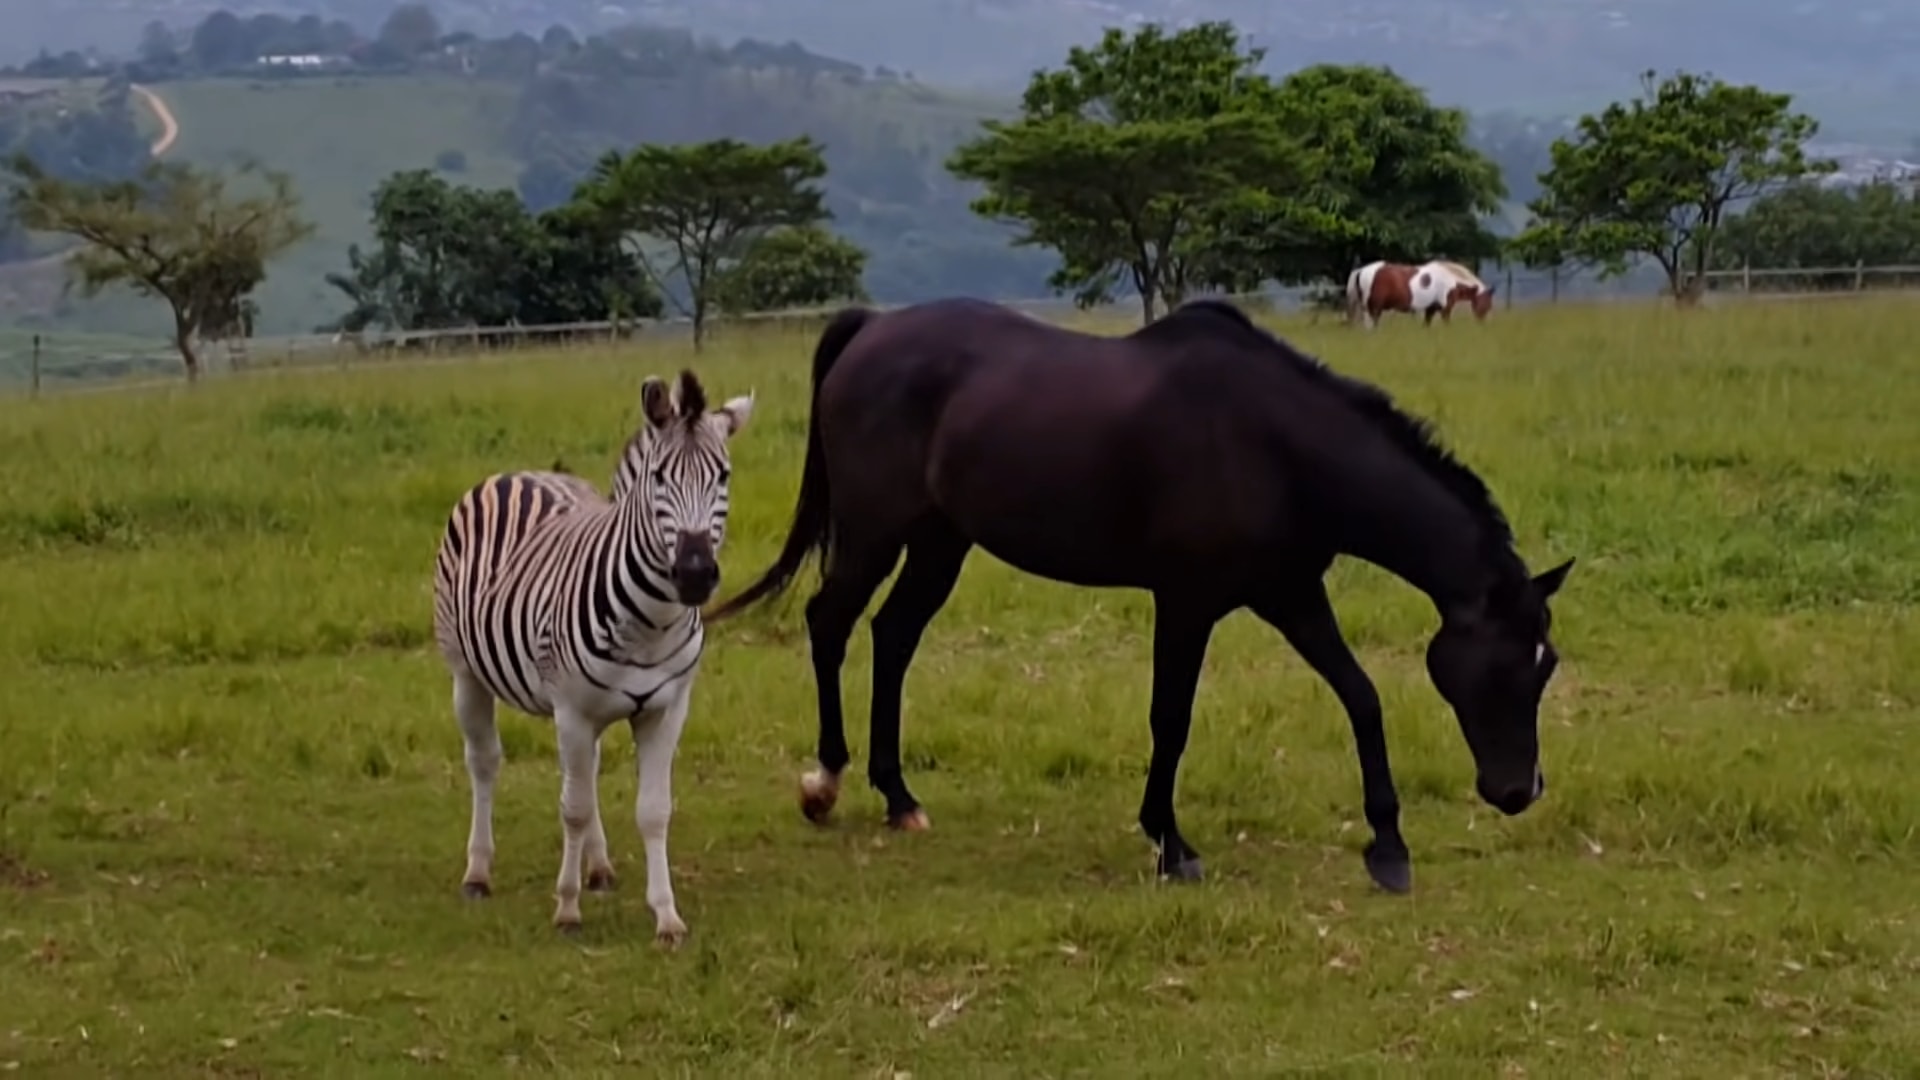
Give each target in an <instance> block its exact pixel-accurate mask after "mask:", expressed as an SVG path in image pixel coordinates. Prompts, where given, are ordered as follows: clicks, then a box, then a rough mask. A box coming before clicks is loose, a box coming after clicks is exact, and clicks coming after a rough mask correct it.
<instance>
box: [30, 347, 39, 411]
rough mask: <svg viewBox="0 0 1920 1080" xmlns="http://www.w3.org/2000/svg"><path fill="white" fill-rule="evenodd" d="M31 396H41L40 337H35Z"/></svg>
mask: <svg viewBox="0 0 1920 1080" xmlns="http://www.w3.org/2000/svg"><path fill="white" fill-rule="evenodd" d="M31 396H33V397H39V396H40V335H39V334H35V335H33V389H32V391H31Z"/></svg>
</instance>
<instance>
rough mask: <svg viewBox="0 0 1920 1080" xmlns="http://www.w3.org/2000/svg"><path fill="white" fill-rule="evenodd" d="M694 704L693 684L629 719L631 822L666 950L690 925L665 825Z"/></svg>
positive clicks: (656, 932)
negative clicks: (677, 901)
mask: <svg viewBox="0 0 1920 1080" xmlns="http://www.w3.org/2000/svg"><path fill="white" fill-rule="evenodd" d="M692 700H693V686H692V683H691V681H689V682H688V685H687V686H686V687H685V689H682V690H681V691H680V693H679V694H677V695H675V696H674V699H673V700H672V701H670V702H668V703H667V704H666V705H665V706H664V707H662V708H661V709H660V710H658V711H657V712H654V711H650V712H647V713H642V714H640V715H637V716H635V717H634V718H633V719H632V721H631V724H632V726H633V757H634V771H635V773H636V774H637V777H636V778H637V781H638V784H637V786H638V788H639V790H638V791H637V792H636V793H635V795H634V802H633V821H634V824H635V825H637V826H639V828H640V840H641V843H643V844H645V845H646V849H647V906H648V907H650V908H652V909H653V920H654V931H653V936H654V939H655V940H656V941H658V942H660V943H661V944H663V945H667V946H677V945H679V944H680V942H681V941H682V940H683V939H684V938H685V937H686V936H687V924H686V923H685V922H683V921H682V920H681V918H680V911H679V909H678V908H677V907H676V906H675V905H674V902H673V881H672V879H671V877H670V876H669V871H668V869H667V823H668V822H669V821H670V820H672V818H673V757H674V753H675V752H676V751H677V750H678V749H679V746H680V730H681V728H683V727H684V726H685V725H686V722H687V710H688V708H689V707H690V706H691V705H692Z"/></svg>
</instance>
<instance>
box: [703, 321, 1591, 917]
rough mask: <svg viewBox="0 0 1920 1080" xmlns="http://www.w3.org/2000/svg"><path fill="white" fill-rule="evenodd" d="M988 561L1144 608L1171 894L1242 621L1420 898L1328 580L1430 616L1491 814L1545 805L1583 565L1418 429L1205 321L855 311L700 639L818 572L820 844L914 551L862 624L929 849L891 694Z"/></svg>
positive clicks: (1194, 865) (876, 688) (815, 654)
mask: <svg viewBox="0 0 1920 1080" xmlns="http://www.w3.org/2000/svg"><path fill="white" fill-rule="evenodd" d="M976 546H977V547H980V548H983V549H985V550H986V551H987V552H988V553H989V554H991V555H993V556H995V557H996V558H998V559H1000V560H1002V561H1003V562H1006V563H1008V564H1010V565H1012V566H1014V567H1015V568H1017V569H1020V570H1023V571H1025V572H1027V573H1029V574H1034V575H1037V576H1039V577H1043V578H1048V579H1051V580H1054V581H1060V582H1066V583H1069V584H1074V585H1081V586H1087V587H1095V588H1100V587H1105V588H1116V587H1117V588H1133V589H1144V590H1146V591H1147V592H1149V593H1150V594H1152V597H1153V604H1154V623H1153V680H1152V693H1151V702H1150V704H1149V705H1148V708H1147V718H1148V722H1149V724H1150V726H1151V729H1152V732H1153V756H1152V761H1151V764H1150V766H1149V769H1148V772H1147V780H1146V787H1145V791H1144V792H1143V794H1142V796H1141V802H1140V815H1139V822H1140V826H1141V828H1142V829H1143V830H1144V831H1145V832H1146V834H1147V837H1148V839H1150V840H1151V841H1152V842H1153V843H1154V844H1155V845H1156V846H1157V847H1158V849H1159V857H1158V867H1159V871H1160V873H1161V874H1162V875H1164V876H1167V877H1170V878H1175V879H1194V878H1198V877H1200V874H1201V867H1200V857H1199V854H1198V853H1197V852H1196V851H1195V850H1194V849H1193V847H1192V846H1191V845H1189V844H1188V843H1187V841H1186V839H1185V838H1184V837H1183V836H1182V835H1181V833H1180V830H1179V828H1178V826H1177V825H1176V824H1175V817H1174V806H1173V791H1174V778H1175V774H1176V773H1177V772H1178V770H1179V766H1180V758H1181V755H1182V754H1183V753H1184V752H1185V750H1186V746H1187V736H1188V731H1189V727H1190V725H1191V722H1192V713H1193V698H1194V690H1195V688H1196V686H1197V684H1198V682H1199V679H1200V670H1201V667H1202V663H1203V661H1204V660H1205V657H1206V651H1207V644H1208V642H1209V640H1210V639H1211V637H1212V634H1213V629H1214V626H1215V624H1216V623H1218V622H1219V621H1220V619H1222V618H1224V617H1225V616H1226V615H1228V614H1229V613H1231V612H1233V611H1235V610H1238V609H1240V608H1243V607H1244V608H1250V609H1251V610H1252V611H1253V613H1254V614H1255V615H1257V616H1258V617H1259V618H1261V619H1262V620H1264V621H1265V622H1267V623H1268V624H1269V625H1271V626H1273V627H1274V628H1275V629H1277V630H1278V631H1279V632H1280V634H1281V635H1282V636H1283V637H1284V638H1285V639H1286V640H1287V642H1288V644H1290V645H1291V646H1292V647H1293V649H1294V651H1296V652H1297V653H1299V654H1300V656H1301V657H1302V658H1303V659H1304V660H1305V661H1306V662H1307V665H1308V666H1309V667H1311V668H1312V669H1313V670H1314V671H1315V672H1316V673H1317V674H1318V675H1319V676H1320V677H1321V678H1322V679H1324V680H1325V681H1326V682H1327V684H1328V685H1329V686H1330V687H1332V689H1333V691H1334V694H1335V695H1336V696H1337V697H1338V698H1339V700H1340V702H1341V704H1342V706H1343V707H1344V708H1345V711H1346V713H1347V718H1348V720H1349V721H1350V723H1351V724H1352V728H1353V736H1354V742H1355V745H1356V749H1357V751H1358V754H1359V758H1360V779H1361V786H1362V790H1363V792H1364V796H1365V798H1364V806H1365V812H1366V819H1367V822H1368V824H1369V825H1371V826H1372V829H1373V839H1372V841H1371V842H1370V843H1369V844H1368V845H1367V847H1366V851H1365V858H1366V865H1367V868H1368V871H1369V872H1370V873H1371V875H1372V877H1373V879H1374V881H1376V882H1377V883H1379V884H1380V885H1381V886H1382V887H1383V888H1386V889H1388V890H1390V891H1394V892H1404V891H1406V890H1407V889H1409V888H1411V886H1412V880H1413V879H1412V864H1411V857H1410V855H1409V853H1408V851H1407V846H1406V842H1405V840H1404V839H1403V838H1402V837H1401V834H1400V799H1399V796H1398V795H1397V794H1396V792H1395V789H1394V784H1393V776H1392V773H1391V770H1390V769H1389V767H1388V761H1387V744H1386V735H1385V732H1384V731H1383V729H1382V724H1381V710H1380V697H1379V695H1378V693H1376V692H1375V690H1374V686H1373V683H1372V682H1371V680H1369V679H1368V677H1367V675H1366V673H1365V672H1364V671H1363V670H1362V669H1361V667H1360V664H1359V662H1358V661H1357V660H1356V659H1355V658H1354V655H1353V652H1352V651H1351V650H1350V649H1349V648H1348V646H1347V644H1346V642H1345V641H1344V640H1342V637H1341V633H1340V626H1339V623H1338V622H1337V621H1336V619H1335V617H1334V612H1333V607H1332V605H1331V604H1330V603H1329V601H1328V598H1327V592H1326V588H1325V584H1324V581H1323V578H1324V576H1325V574H1326V572H1327V569H1328V567H1329V566H1330V565H1331V564H1332V562H1333V560H1334V558H1335V557H1337V556H1339V555H1349V556H1353V557H1356V558H1360V559H1363V560H1366V561H1368V562H1371V563H1373V564H1375V565H1377V566H1380V567H1383V568H1385V569H1386V570H1388V571H1390V572H1391V573H1393V574H1395V575H1397V576H1399V577H1400V578H1401V579H1402V580H1405V581H1407V582H1408V583H1410V584H1411V585H1413V586H1414V587H1415V588H1417V589H1419V590H1420V591H1422V592H1423V593H1425V594H1426V595H1427V596H1428V597H1429V598H1430V599H1431V600H1432V602H1433V605H1434V607H1435V608H1436V610H1438V612H1439V613H1440V627H1439V630H1438V631H1437V632H1436V633H1435V634H1434V636H1433V638H1432V640H1431V641H1430V642H1429V643H1428V645H1427V650H1426V664H1427V672H1428V674H1429V676H1430V677H1431V678H1432V680H1433V683H1434V686H1435V687H1436V688H1438V690H1439V691H1440V695H1441V697H1442V698H1444V699H1445V700H1446V701H1447V702H1448V704H1449V705H1451V706H1452V708H1453V712H1454V715H1455V716H1456V717H1457V718H1458V720H1459V723H1460V730H1461V734H1462V735H1463V736H1464V738H1465V741H1466V744H1467V748H1468V750H1469V751H1470V753H1471V754H1472V757H1473V760H1474V763H1475V770H1476V775H1477V779H1476V783H1475V787H1476V789H1477V791H1478V793H1479V795H1480V797H1481V798H1482V799H1483V800H1485V801H1486V802H1488V803H1490V804H1491V805H1493V806H1495V807H1497V808H1498V809H1499V810H1500V811H1501V812H1503V813H1506V814H1518V813H1521V812H1522V811H1524V810H1526V809H1527V807H1529V806H1531V805H1532V804H1533V803H1534V802H1535V801H1536V800H1537V799H1539V798H1540V796H1541V794H1542V793H1543V792H1544V791H1545V786H1546V782H1545V779H1544V776H1543V774H1542V773H1541V771H1540V764H1539V760H1540V755H1539V737H1538V716H1539V708H1540V697H1541V694H1542V693H1543V692H1544V691H1545V689H1546V686H1547V681H1548V680H1549V679H1550V678H1551V677H1552V676H1553V672H1554V668H1555V665H1556V664H1557V663H1558V656H1557V654H1556V653H1555V652H1554V649H1553V646H1552V644H1551V642H1550V641H1549V638H1548V627H1549V624H1550V622H1551V614H1550V613H1549V611H1548V606H1547V601H1548V599H1549V598H1550V597H1551V596H1553V595H1554V593H1555V592H1556V591H1557V590H1558V589H1559V588H1560V586H1561V583H1562V582H1563V581H1564V580H1565V579H1566V576H1567V573H1568V571H1569V570H1570V569H1571V567H1572V565H1573V563H1572V560H1568V561H1567V562H1565V563H1562V564H1561V565H1559V566H1557V567H1555V568H1553V569H1551V570H1548V571H1546V572H1545V573H1542V574H1540V575H1538V576H1534V575H1531V574H1530V573H1529V572H1528V570H1527V567H1526V564H1525V563H1524V562H1523V561H1522V560H1521V558H1520V556H1519V554H1518V553H1517V552H1515V550H1514V547H1513V533H1512V531H1511V529H1510V528H1509V526H1508V525H1507V521H1506V518H1505V517H1504V516H1503V515H1502V514H1501V512H1500V510H1499V508H1498V507H1497V506H1496V505H1495V504H1494V501H1493V498H1492V496H1491V495H1489V494H1488V492H1487V488H1486V485H1485V484H1484V483H1482V482H1481V480H1480V478H1479V477H1478V476H1476V475H1474V473H1473V472H1472V471H1471V470H1469V469H1468V468H1467V467H1466V466H1465V465H1462V464H1460V463H1459V462H1458V461H1457V460H1455V459H1454V458H1453V457H1452V455H1450V454H1449V453H1447V451H1445V450H1444V449H1442V448H1441V447H1440V446H1439V445H1437V444H1436V443H1435V442H1434V441H1433V436H1432V434H1431V432H1430V431H1429V429H1428V427H1427V426H1426V424H1425V423H1424V422H1422V421H1420V420H1418V419H1415V418H1414V417H1412V416H1409V415H1407V414H1406V413H1403V412H1401V411H1400V410H1399V409H1398V408H1397V407H1396V406H1395V405H1394V404H1393V402H1392V400H1391V399H1390V398H1389V397H1388V396H1387V395H1386V394H1385V393H1383V392H1382V391H1380V390H1379V389H1377V388H1375V387H1374V386H1372V385H1370V384H1368V383H1364V382H1360V381H1358V380H1355V379H1350V378H1347V377H1345V376H1343V375H1340V374H1337V373H1335V372H1334V371H1332V370H1331V369H1329V368H1327V367H1325V366H1324V365H1322V364H1321V363H1320V362H1319V361H1317V360H1315V359H1313V358H1311V357H1308V356H1306V355H1303V354H1301V353H1299V352H1296V351H1295V350H1294V349H1293V348H1291V347H1290V346H1288V345H1287V344H1286V343H1285V342H1282V341H1280V340H1279V339H1277V338H1275V337H1274V336H1273V335H1271V334H1269V333H1267V332H1266V331H1264V330H1261V329H1260V328H1258V327H1257V326H1255V325H1254V323H1253V322H1252V321H1251V320H1250V319H1249V318H1248V317H1247V316H1246V314H1245V313H1244V312H1242V311H1241V310H1240V309H1238V308H1236V307H1234V306H1232V305H1231V304H1228V303H1225V302H1223V301H1219V300H1196V301H1193V302H1190V303H1188V304H1186V305H1184V306H1182V307H1179V308H1177V309H1175V310H1174V311H1173V312H1172V313H1170V314H1168V315H1167V316H1166V317H1164V318H1162V319H1160V320H1159V321H1157V322H1154V323H1151V324H1149V325H1147V326H1145V327H1142V328H1141V329H1139V330H1135V331H1133V332H1132V333H1129V334H1127V335H1125V336H1122V337H1104V336H1099V335H1094V334H1086V333H1080V332H1076V331H1072V330H1068V329H1066V328H1064V327H1059V326H1054V325H1051V324H1048V323H1045V322H1041V321H1039V320H1037V319H1033V318H1030V317H1028V316H1026V315H1023V314H1019V313H1016V312H1014V311H1011V310H1009V309H1007V308H1005V307H1002V306H1000V305H997V304H990V303H986V302H984V301H978V300H965V299H948V300H936V301H931V302H927V303H921V304H916V305H912V306H909V307H905V308H900V309H896V310H893V311H887V312H873V311H869V310H866V309H862V308H857V307H856V308H848V309H846V310H843V311H842V312H840V313H839V314H838V315H836V316H835V317H834V318H833V320H832V321H831V322H830V323H828V325H827V327H826V328H825V330H824V331H823V332H822V333H821V336H820V341H819V345H818V347H817V348H816V350H815V352H814V356H813V397H812V407H811V416H810V419H809V420H808V425H807V448H806V454H805V461H804V464H803V465H802V468H801V476H800V492H799V498H798V501H797V503H796V505H795V507H794V513H793V525H792V527H791V529H790V530H789V532H788V534H787V539H786V541H785V544H784V546H783V547H782V548H781V551H780V554H779V556H778V557H777V558H776V560H775V561H774V563H773V565H772V566H770V567H769V568H768V569H767V571H766V572H765V573H764V574H762V575H761V576H760V578H759V579H758V580H756V581H755V582H753V583H752V584H751V585H750V586H748V587H747V588H746V589H745V590H744V591H742V592H741V593H740V594H739V595H737V596H735V597H734V598H733V599H731V600H729V601H727V602H726V603H724V604H720V605H718V606H717V607H716V608H715V609H714V610H713V611H711V612H709V613H708V616H707V618H708V620H709V621H710V622H718V621H719V620H721V619H724V618H726V617H728V616H729V615H732V614H734V613H736V612H738V611H741V610H742V609H744V608H747V607H748V606H750V605H752V604H754V603H757V602H759V601H762V600H765V599H768V598H770V597H774V596H777V595H779V594H780V593H781V592H783V591H785V589H786V588H787V587H788V586H789V585H790V584H791V583H792V580H793V578H794V576H795V574H797V573H798V572H799V570H800V568H801V566H802V565H803V564H804V563H805V562H806V561H807V560H808V558H809V557H810V556H811V555H813V554H814V553H815V552H818V553H819V554H820V556H821V561H822V563H823V566H824V574H823V578H822V581H821V584H820V588H819V591H817V592H816V593H815V594H814V595H813V597H812V598H811V599H809V600H808V601H807V604H806V621H807V636H808V643H809V646H810V651H811V655H812V663H813V675H814V683H815V693H816V695H817V703H818V716H819V746H818V750H817V759H818V762H819V768H818V769H816V770H811V771H809V772H808V773H807V774H806V775H805V776H804V777H803V778H802V780H801V809H802V811H803V812H804V813H805V814H806V816H807V817H808V818H809V819H811V820H814V821H816V822H818V821H820V820H822V819H823V818H824V817H825V816H826V815H827V813H828V812H829V811H831V810H832V808H833V806H834V803H835V802H836V801H837V800H838V798H839V793H840V782H841V780H840V778H841V774H842V771H843V770H844V769H845V768H846V766H847V764H848V762H849V760H850V759H851V754H850V752H849V751H848V748H847V739H846V731H845V720H844V717H843V714H842V707H841V687H840V673H841V666H842V664H843V663H844V662H845V659H846V651H847V639H848V638H849V637H850V636H851V635H852V633H853V628H854V624H855V623H856V622H857V621H858V620H859V618H860V614H861V612H862V611H863V610H865V608H866V606H867V604H868V603H869V601H870V600H871V599H872V597H873V594H874V593H875V591H877V590H878V589H879V587H880V585H881V584H882V583H883V582H885V581H886V579H887V577H888V576H889V575H890V574H892V573H893V571H894V568H895V566H896V565H897V564H898V563H899V561H900V557H901V553H902V552H903V551H904V552H905V554H906V563H905V566H904V567H902V568H901V569H900V575H899V577H898V579H897V580H896V581H895V582H894V585H893V588H892V590H891V591H890V592H889V593H888V595H887V598H886V600H885V601H884V602H883V603H882V604H881V605H880V608H879V610H878V612H876V613H875V614H874V616H873V621H872V631H873V694H872V698H871V712H870V717H869V720H870V724H871V736H870V739H869V743H868V748H869V751H868V752H869V753H870V755H871V760H870V761H869V762H868V766H867V778H868V780H869V781H871V783H872V784H873V786H874V788H875V789H876V790H877V791H879V793H880V794H881V795H882V796H883V797H884V798H885V799H886V805H887V817H888V820H889V822H890V823H891V824H892V825H893V826H894V827H896V828H900V829H909V830H913V829H924V828H927V827H928V821H927V816H926V812H925V811H924V810H923V809H922V807H921V805H920V802H919V800H917V799H915V798H914V796H913V794H912V793H911V792H910V791H909V790H908V788H907V784H906V780H905V779H904V777H903V776H902V772H901V763H900V699H901V691H902V687H903V685H904V683H905V680H906V675H907V668H908V666H909V665H910V664H911V663H912V660H913V655H914V652H915V650H916V649H917V648H918V647H919V644H920V639H921V635H922V634H923V633H924V632H925V630H926V628H927V625H928V623H929V622H930V621H931V620H932V619H933V616H934V614H935V613H936V612H938V611H939V610H940V608H941V607H942V606H943V605H944V604H946V602H947V599H948V597H949V596H950V595H951V594H952V592H953V588H954V584H955V583H956V582H957V581H958V580H959V578H960V571H961V566H962V564H963V563H964V562H965V561H966V558H967V555H968V553H969V552H970V551H972V550H973V548H975V547H976ZM1037 719H1039V718H1037V717H1025V716H1014V717H1006V718H1004V722H1006V723H1015V724H1026V723H1032V722H1034V721H1035V720H1037Z"/></svg>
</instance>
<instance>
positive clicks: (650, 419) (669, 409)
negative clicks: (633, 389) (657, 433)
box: [640, 375, 679, 428]
mask: <svg viewBox="0 0 1920 1080" xmlns="http://www.w3.org/2000/svg"><path fill="white" fill-rule="evenodd" d="M640 411H641V413H643V414H644V415H645V416H646V418H647V423H649V424H652V425H653V426H654V427H657V428H663V427H666V426H667V425H668V424H670V423H672V422H673V418H674V415H675V414H676V413H677V412H679V409H678V407H677V406H676V405H675V404H674V402H673V395H672V393H671V392H669V391H668V390H667V380H665V379H663V378H661V377H660V376H658V375H649V376H647V380H646V381H645V382H643V383H641V384H640Z"/></svg>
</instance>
